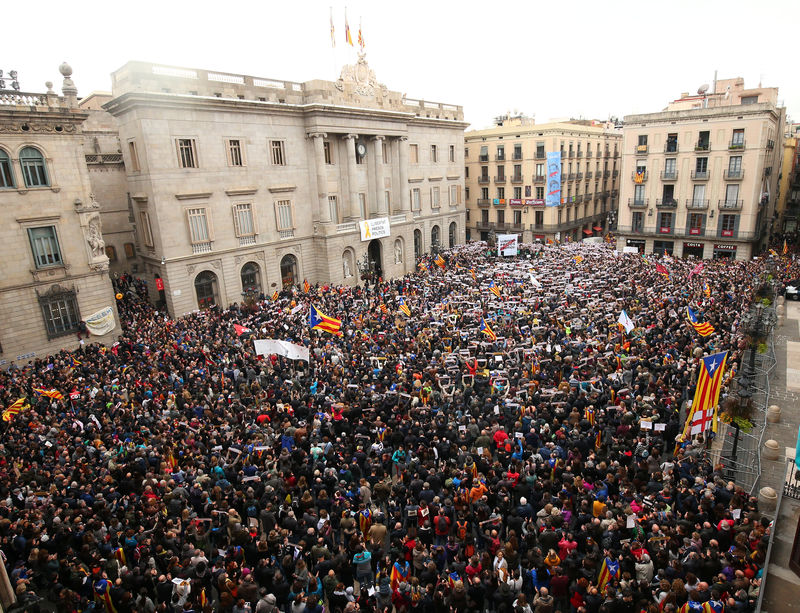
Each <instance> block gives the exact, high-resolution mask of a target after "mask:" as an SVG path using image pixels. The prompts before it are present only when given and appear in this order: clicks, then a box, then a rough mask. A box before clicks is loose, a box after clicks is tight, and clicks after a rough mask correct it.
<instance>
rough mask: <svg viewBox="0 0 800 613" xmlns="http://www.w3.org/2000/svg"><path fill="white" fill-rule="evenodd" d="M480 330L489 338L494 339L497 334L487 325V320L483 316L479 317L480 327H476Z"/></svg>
mask: <svg viewBox="0 0 800 613" xmlns="http://www.w3.org/2000/svg"><path fill="white" fill-rule="evenodd" d="M478 329H479V330H480V331H481V332H483V333H484V334H485V335H486V336H488V337H489V339H490V340H492V341H496V340H497V334H495V333H494V330H492V328H491V327H490V326H489V324H488V322H487V321H486V318H485V317H481V323H480V327H479V328H478Z"/></svg>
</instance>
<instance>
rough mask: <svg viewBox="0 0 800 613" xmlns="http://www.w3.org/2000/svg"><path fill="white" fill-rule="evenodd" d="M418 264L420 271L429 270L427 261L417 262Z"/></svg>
mask: <svg viewBox="0 0 800 613" xmlns="http://www.w3.org/2000/svg"><path fill="white" fill-rule="evenodd" d="M417 266H418V267H419V269H420V272H425V271H427V270H428V265H427V264H426V263H425V262H420V263H419V264H417Z"/></svg>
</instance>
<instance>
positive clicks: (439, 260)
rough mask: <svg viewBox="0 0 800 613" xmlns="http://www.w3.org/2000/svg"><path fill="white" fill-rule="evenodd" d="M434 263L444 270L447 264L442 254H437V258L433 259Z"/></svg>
mask: <svg viewBox="0 0 800 613" xmlns="http://www.w3.org/2000/svg"><path fill="white" fill-rule="evenodd" d="M433 263H434V264H436V265H437V266H438V267H439V268H441V269H442V270H444V268H445V265H446V262H445V261H444V258H443V257H442V255H441V254H439V255H437V256H436V259H435V260H434V261H433Z"/></svg>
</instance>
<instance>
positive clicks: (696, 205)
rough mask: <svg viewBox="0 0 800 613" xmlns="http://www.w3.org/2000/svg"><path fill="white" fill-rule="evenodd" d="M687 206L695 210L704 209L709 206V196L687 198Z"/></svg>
mask: <svg viewBox="0 0 800 613" xmlns="http://www.w3.org/2000/svg"><path fill="white" fill-rule="evenodd" d="M686 208H687V209H691V210H694V211H704V210H705V209H707V208H708V199H707V198H688V199H687V200H686Z"/></svg>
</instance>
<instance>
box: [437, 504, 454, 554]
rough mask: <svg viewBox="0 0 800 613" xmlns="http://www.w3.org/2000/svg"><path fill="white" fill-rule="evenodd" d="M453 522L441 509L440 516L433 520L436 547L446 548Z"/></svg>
mask: <svg viewBox="0 0 800 613" xmlns="http://www.w3.org/2000/svg"><path fill="white" fill-rule="evenodd" d="M451 524H452V521H451V519H450V518H449V517H447V515H445V514H444V509H439V514H438V515H437V516H436V517H434V518H433V530H434V535H435V537H436V545H441V546H444V545H445V544H446V543H447V537H448V536H449V534H450V525H451Z"/></svg>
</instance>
